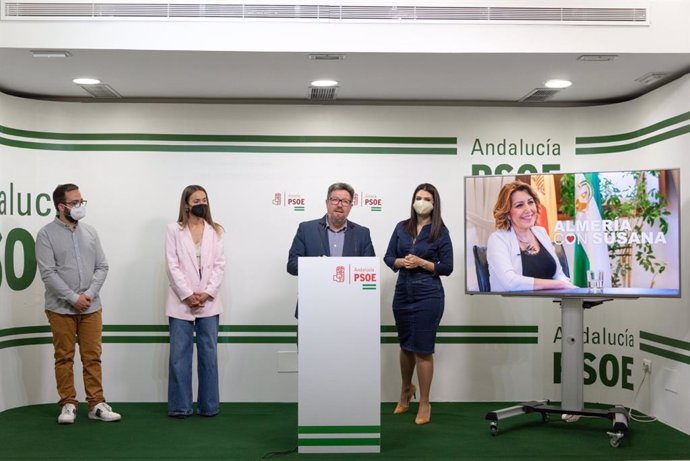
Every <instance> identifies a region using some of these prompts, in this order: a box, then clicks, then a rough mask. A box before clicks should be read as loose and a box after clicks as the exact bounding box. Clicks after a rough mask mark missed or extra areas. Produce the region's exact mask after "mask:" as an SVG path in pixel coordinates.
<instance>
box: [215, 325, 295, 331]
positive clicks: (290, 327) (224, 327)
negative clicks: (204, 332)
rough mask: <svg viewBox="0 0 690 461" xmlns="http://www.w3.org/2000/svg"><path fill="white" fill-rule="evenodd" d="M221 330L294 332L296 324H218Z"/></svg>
mask: <svg viewBox="0 0 690 461" xmlns="http://www.w3.org/2000/svg"><path fill="white" fill-rule="evenodd" d="M218 331H221V332H236V331H240V332H248V333H257V332H267V333H296V332H297V325H220V326H219V327H218Z"/></svg>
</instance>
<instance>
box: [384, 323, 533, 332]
mask: <svg viewBox="0 0 690 461" xmlns="http://www.w3.org/2000/svg"><path fill="white" fill-rule="evenodd" d="M397 331H398V330H397V329H396V328H395V325H381V333H395V332H397ZM438 332H439V333H538V332H539V326H538V325H441V326H439V327H438Z"/></svg>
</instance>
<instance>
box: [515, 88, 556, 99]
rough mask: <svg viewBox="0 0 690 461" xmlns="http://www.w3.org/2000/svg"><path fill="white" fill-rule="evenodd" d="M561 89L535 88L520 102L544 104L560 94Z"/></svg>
mask: <svg viewBox="0 0 690 461" xmlns="http://www.w3.org/2000/svg"><path fill="white" fill-rule="evenodd" d="M559 91H561V90H559V89H552V88H535V89H533V90H532V91H530V92H529V93H527V94H526V95H525V96H523V97H522V98H521V99H520V102H544V101H546V100H548V99H551V98H552V97H554V96H555V95H556V93H558V92H559Z"/></svg>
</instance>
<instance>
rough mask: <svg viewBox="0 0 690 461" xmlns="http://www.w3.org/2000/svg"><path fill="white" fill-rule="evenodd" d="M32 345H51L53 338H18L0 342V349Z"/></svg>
mask: <svg viewBox="0 0 690 461" xmlns="http://www.w3.org/2000/svg"><path fill="white" fill-rule="evenodd" d="M34 344H53V338H52V337H50V336H49V337H45V338H19V339H10V340H7V341H0V349H5V348H8V347H18V346H32V345H34Z"/></svg>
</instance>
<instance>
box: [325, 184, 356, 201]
mask: <svg viewBox="0 0 690 461" xmlns="http://www.w3.org/2000/svg"><path fill="white" fill-rule="evenodd" d="M336 190H344V191H347V193H348V194H350V200H354V198H355V189H354V188H353V187H352V186H351V185H349V184H347V183H344V182H337V183H334V184H331V185H330V186H329V187H328V192H326V200H328V199H329V198H331V194H332V193H333V192H334V191H336Z"/></svg>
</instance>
